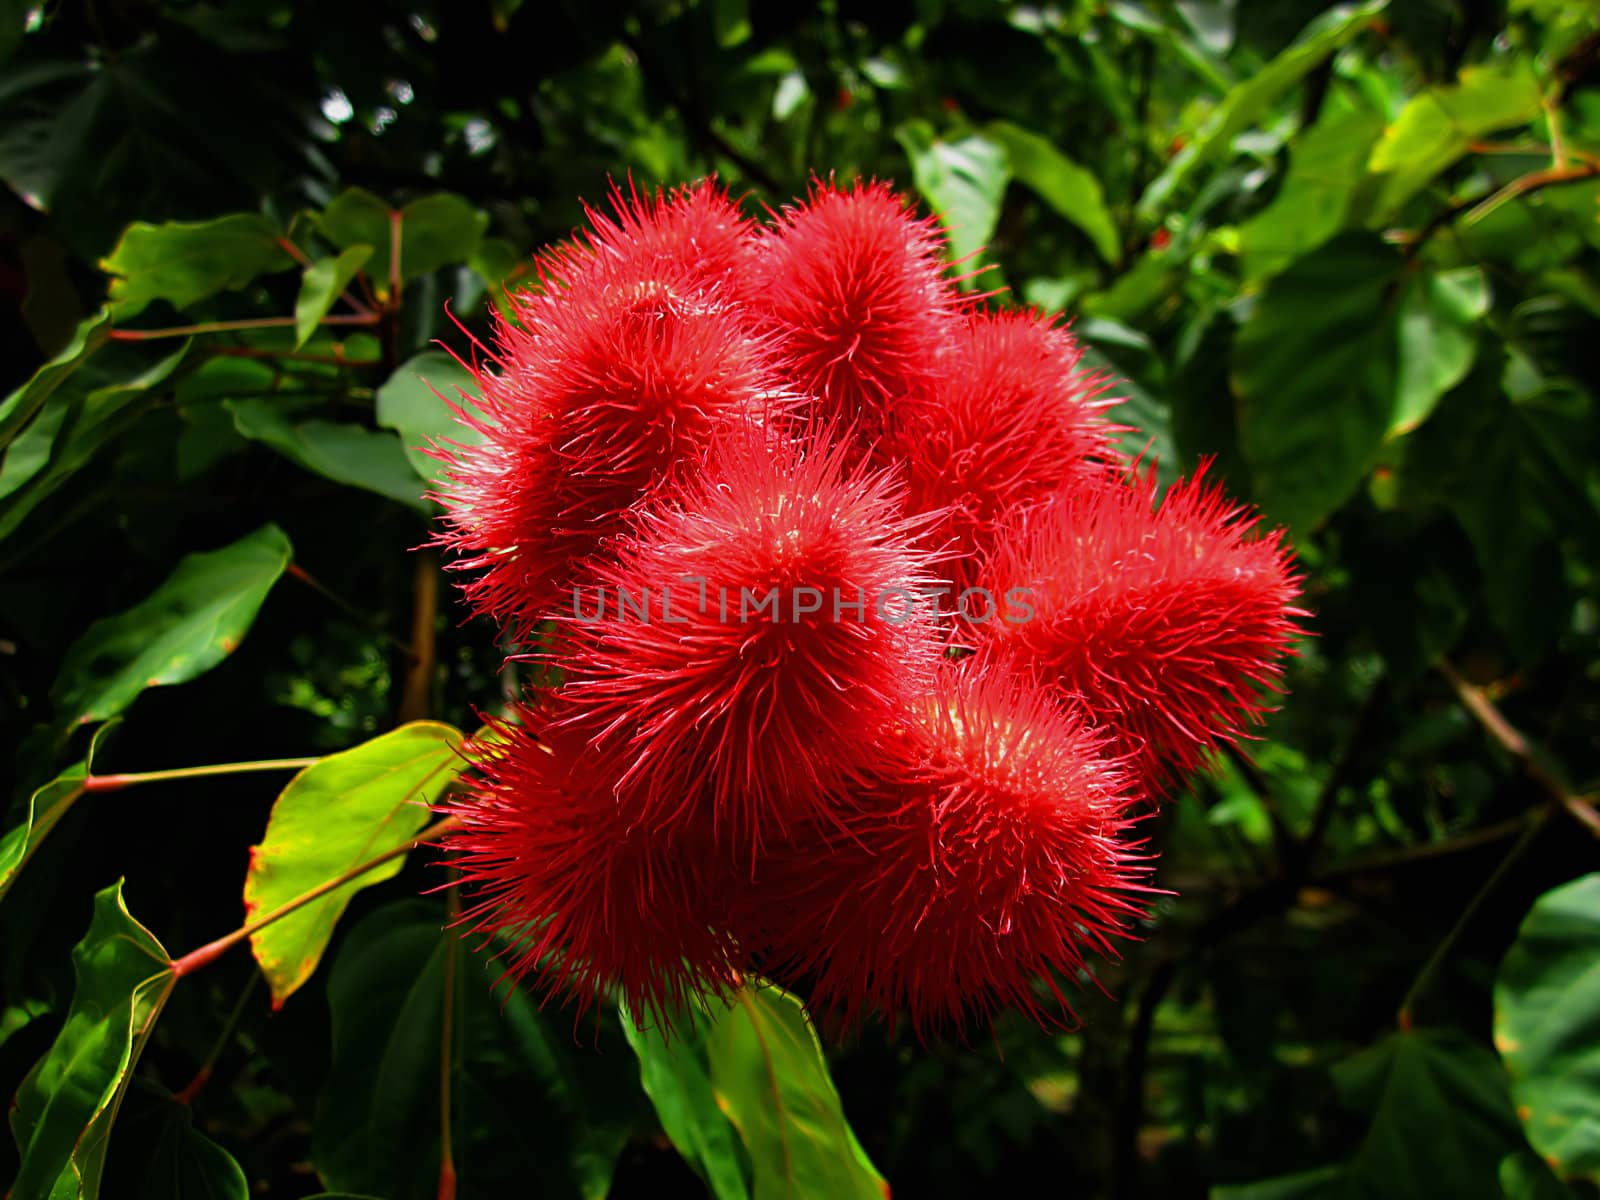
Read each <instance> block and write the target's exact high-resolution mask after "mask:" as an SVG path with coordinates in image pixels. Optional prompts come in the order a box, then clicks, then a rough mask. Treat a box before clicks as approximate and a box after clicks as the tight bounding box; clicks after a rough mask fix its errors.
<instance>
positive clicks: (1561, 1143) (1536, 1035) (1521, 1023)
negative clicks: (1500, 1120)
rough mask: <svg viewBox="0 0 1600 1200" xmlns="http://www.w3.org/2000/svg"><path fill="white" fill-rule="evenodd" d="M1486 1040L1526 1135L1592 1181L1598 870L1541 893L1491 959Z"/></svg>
mask: <svg viewBox="0 0 1600 1200" xmlns="http://www.w3.org/2000/svg"><path fill="white" fill-rule="evenodd" d="M1494 1010H1495V1023H1494V1029H1495V1033H1494V1041H1495V1045H1496V1047H1498V1048H1499V1050H1500V1056H1501V1058H1503V1059H1504V1060H1505V1064H1506V1069H1507V1070H1508V1071H1509V1072H1510V1074H1511V1094H1512V1097H1513V1098H1514V1099H1515V1100H1516V1103H1517V1111H1518V1112H1519V1113H1520V1114H1521V1116H1522V1122H1523V1128H1524V1129H1525V1130H1526V1131H1527V1134H1528V1141H1529V1142H1531V1143H1532V1144H1533V1148H1534V1149H1535V1150H1537V1151H1538V1152H1539V1154H1540V1156H1541V1157H1542V1158H1543V1159H1544V1160H1545V1161H1546V1162H1548V1163H1549V1164H1550V1166H1551V1168H1552V1169H1553V1170H1554V1171H1555V1172H1556V1174H1558V1175H1560V1176H1562V1177H1564V1178H1567V1179H1587V1180H1590V1181H1591V1182H1600V874H1592V875H1585V876H1584V877H1583V878H1581V879H1577V880H1574V881H1573V882H1571V883H1567V884H1563V885H1562V886H1561V887H1558V888H1556V889H1555V890H1554V891H1551V892H1546V893H1545V894H1544V895H1543V896H1541V897H1540V898H1539V899H1538V900H1537V901H1536V902H1535V903H1534V906H1533V908H1532V910H1531V911H1529V913H1528V916H1527V918H1526V919H1525V920H1524V921H1523V922H1522V928H1521V929H1520V930H1519V931H1518V933H1517V940H1516V941H1515V942H1513V943H1512V945H1511V949H1510V950H1509V951H1507V953H1506V957H1505V961H1504V962H1502V963H1501V964H1500V971H1499V974H1498V975H1497V976H1496V977H1495V988H1494Z"/></svg>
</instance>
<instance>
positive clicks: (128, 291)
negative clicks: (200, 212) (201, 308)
mask: <svg viewBox="0 0 1600 1200" xmlns="http://www.w3.org/2000/svg"><path fill="white" fill-rule="evenodd" d="M293 261H294V260H293V259H291V258H290V257H289V253H288V251H286V250H285V249H284V248H283V235H282V234H281V233H280V232H279V231H278V228H277V226H275V225H274V224H273V223H272V222H271V221H269V220H267V219H266V218H265V217H262V216H258V215H257V214H255V213H234V214H232V215H230V216H226V217H218V218H216V219H215V220H212V221H194V222H189V221H168V222H166V223H165V224H162V225H147V224H145V223H144V222H143V221H138V222H135V223H134V224H132V225H130V226H129V227H128V229H127V231H126V232H124V233H123V235H122V239H121V240H120V241H119V242H118V243H117V246H116V249H114V250H113V251H112V252H111V253H110V255H109V256H107V257H106V258H104V259H102V260H101V261H100V269H101V270H103V271H105V272H106V273H107V274H108V275H111V276H112V277H113V278H112V280H111V290H110V302H111V309H112V311H113V312H115V313H116V314H117V316H118V317H130V316H132V315H133V314H135V313H137V312H138V311H139V310H140V309H142V308H144V307H145V306H146V305H147V304H149V303H150V302H151V301H152V300H165V301H167V302H168V303H169V304H171V305H172V306H173V307H174V308H187V307H188V306H189V305H191V304H193V303H195V302H196V301H198V300H204V299H205V298H206V297H207V296H214V295H216V294H217V293H218V292H220V291H222V290H224V289H225V288H233V289H235V290H237V289H238V288H242V287H244V286H245V285H246V284H247V283H249V282H250V281H251V280H253V279H255V278H256V277H257V276H258V275H266V274H268V273H269V272H272V271H280V270H282V269H284V268H285V267H288V266H290V265H292V263H293Z"/></svg>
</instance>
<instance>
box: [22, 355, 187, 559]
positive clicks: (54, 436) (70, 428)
mask: <svg viewBox="0 0 1600 1200" xmlns="http://www.w3.org/2000/svg"><path fill="white" fill-rule="evenodd" d="M189 347H190V342H189V341H188V340H184V341H183V342H181V343H179V345H178V348H177V349H176V350H173V351H171V352H170V353H169V354H167V356H166V357H165V358H162V359H160V360H158V361H156V362H154V363H151V362H150V361H149V360H148V358H146V357H144V356H143V354H140V353H134V354H133V356H132V361H133V363H134V364H136V365H134V366H132V367H130V368H129V371H130V372H131V373H129V374H122V373H121V372H117V371H111V370H102V367H103V366H104V364H105V363H106V361H107V359H109V358H110V357H112V354H113V352H110V351H108V352H107V356H106V358H102V359H101V360H100V361H99V362H96V363H94V364H92V365H91V366H90V367H89V368H88V369H87V370H86V371H84V372H82V373H81V374H79V375H78V376H77V377H76V378H75V379H72V380H70V381H68V382H67V383H66V385H65V386H64V387H61V388H59V389H58V390H56V392H55V394H54V395H52V396H51V397H50V398H49V400H48V402H47V403H46V406H45V408H44V411H42V412H40V413H39V414H38V415H37V416H36V417H35V418H34V420H33V423H32V424H30V425H29V426H28V427H27V428H26V429H25V430H23V432H22V433H21V434H20V435H19V436H18V437H17V439H16V440H15V442H13V444H12V446H11V448H10V449H9V450H8V451H7V452H6V458H5V463H4V465H3V466H0V500H3V501H4V503H0V538H6V537H9V536H10V535H11V534H12V533H13V532H14V531H15V530H16V529H17V527H18V526H19V525H21V524H22V522H23V521H24V520H25V519H26V518H27V517H28V515H29V514H30V513H31V512H33V510H34V509H35V508H37V507H38V506H39V505H40V504H41V503H43V502H44V501H45V500H46V499H48V498H49V497H50V495H51V494H52V493H54V492H55V491H56V489H57V488H59V487H61V485H62V484H64V483H66V482H67V481H68V480H69V479H71V478H72V477H73V476H74V475H76V474H77V473H78V472H79V471H80V470H82V469H83V468H84V467H85V466H86V465H88V463H89V462H90V461H91V460H92V459H93V458H94V456H95V455H96V454H97V453H98V452H99V450H100V449H101V447H102V446H104V445H105V444H106V443H108V442H110V441H112V440H113V439H114V438H117V437H118V436H120V435H121V434H123V433H125V432H127V430H128V429H129V428H131V427H132V426H134V425H135V424H137V423H138V421H139V418H140V417H141V416H143V415H144V413H146V412H147V411H149V409H150V408H151V407H152V406H153V405H154V404H155V403H156V402H157V401H158V400H159V399H160V398H161V396H160V393H159V392H158V391H157V390H156V389H158V388H159V387H160V385H161V384H163V383H165V382H166V380H167V379H168V378H169V377H170V376H171V375H172V373H173V372H174V371H176V370H177V369H178V367H179V366H180V365H181V364H182V363H183V361H184V359H185V358H186V357H187V356H188V353H189ZM123 361H127V360H126V359H124V360H123ZM100 381H103V382H102V385H101V386H99V387H91V386H89V385H91V384H93V383H95V382H100ZM13 456H15V457H13Z"/></svg>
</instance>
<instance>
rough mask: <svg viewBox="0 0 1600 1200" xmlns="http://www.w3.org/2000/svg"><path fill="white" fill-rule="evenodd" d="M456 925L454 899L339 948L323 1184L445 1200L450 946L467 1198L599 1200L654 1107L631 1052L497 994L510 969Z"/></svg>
mask: <svg viewBox="0 0 1600 1200" xmlns="http://www.w3.org/2000/svg"><path fill="white" fill-rule="evenodd" d="M447 920H448V917H447V915H446V910H445V908H444V905H442V904H437V903H428V902H424V901H421V900H414V899H413V900H404V901H400V902H398V903H396V904H392V905H389V906H387V907H385V908H381V909H379V910H378V911H377V912H374V913H372V914H371V915H370V916H368V917H366V918H365V919H363V920H362V921H359V922H357V923H356V925H355V926H353V927H352V928H351V930H350V932H349V934H348V935H347V936H346V939H345V941H344V942H343V944H342V945H341V946H340V948H339V952H338V954H337V955H336V957H335V959H334V962H333V969H332V971H331V973H330V974H329V977H328V1003H329V1007H330V1008H331V1009H332V1013H333V1058H332V1062H331V1064H330V1066H329V1069H328V1073H327V1077H326V1078H327V1082H326V1083H325V1084H324V1086H323V1089H322V1093H321V1095H320V1096H319V1097H318V1099H317V1110H316V1117H315V1120H314V1122H313V1129H312V1143H311V1155H312V1161H313V1163H314V1164H315V1166H316V1168H317V1172H318V1174H319V1175H320V1176H321V1178H322V1181H323V1183H324V1185H325V1186H327V1187H328V1188H330V1189H333V1190H335V1191H351V1192H359V1193H371V1194H372V1195H375V1196H383V1197H385V1198H386V1200H434V1198H435V1197H436V1196H437V1194H438V1193H437V1181H438V1174H439V1125H440V1116H439V1081H440V1038H441V1033H442V1029H443V1005H442V1002H443V997H444V990H445V977H446V958H447V954H448V953H449V952H450V948H451V946H452V944H453V945H454V952H455V954H456V955H457V962H456V971H455V980H456V991H455V1009H454V1013H453V1020H454V1022H455V1037H454V1039H453V1050H454V1053H453V1055H452V1085H453V1086H452V1088H451V1093H452V1095H451V1100H452V1111H451V1115H452V1119H453V1131H454V1148H455V1162H456V1166H457V1169H458V1171H459V1173H460V1191H459V1194H460V1195H462V1196H464V1197H466V1196H530V1195H549V1196H572V1195H579V1196H583V1197H585V1200H599V1198H600V1197H602V1196H604V1195H605V1194H606V1192H607V1191H608V1189H609V1187H610V1183H611V1176H612V1172H613V1170H614V1168H615V1164H616V1157H617V1154H618V1152H619V1151H620V1150H621V1149H622V1146H623V1144H624V1143H625V1142H626V1141H627V1139H628V1137H629V1136H630V1134H631V1133H632V1132H633V1130H634V1129H636V1128H638V1127H639V1126H640V1124H641V1123H642V1121H641V1119H642V1118H644V1117H645V1116H646V1114H647V1111H648V1109H647V1106H646V1105H645V1104H644V1098H643V1097H642V1096H641V1095H640V1094H639V1083H638V1073H637V1071H636V1070H635V1069H634V1066H635V1064H634V1060H633V1057H632V1056H631V1055H630V1054H629V1053H628V1050H627V1047H626V1045H625V1044H624V1042H623V1040H622V1038H621V1036H620V1034H619V1033H618V1031H617V1030H616V1027H615V1024H614V1022H613V1021H612V1020H611V1019H607V1021H606V1022H605V1023H604V1024H603V1025H602V1024H600V1023H599V1022H598V1021H597V1020H596V1019H595V1018H592V1017H591V1018H585V1019H582V1021H581V1024H577V1025H575V1024H574V1022H575V1021H576V1020H577V1018H575V1017H574V1015H573V1014H571V1013H561V1012H559V1011H558V1010H554V1009H551V1010H549V1011H543V1010H541V1008H540V1006H539V1005H538V1004H537V1003H536V1002H535V1001H533V1000H532V999H530V998H529V997H528V995H527V994H526V993H525V992H523V991H522V990H520V989H516V990H508V989H507V988H505V987H504V986H502V987H499V988H495V987H493V984H494V982H495V980H496V978H497V977H498V976H499V975H500V973H501V967H500V966H499V965H498V964H496V963H494V962H493V961H492V960H487V959H485V958H483V957H481V956H479V955H478V954H476V953H473V952H472V950H471V946H472V945H473V944H474V939H466V940H461V939H460V938H459V935H458V934H457V933H456V932H453V931H445V930H442V929H441V926H443V925H444V923H445V922H446V921H447ZM578 1030H582V1031H583V1034H584V1036H583V1038H582V1039H581V1040H580V1038H579V1037H577V1036H575V1034H576V1033H577V1031H578ZM596 1034H599V1035H600V1039H601V1045H600V1046H598V1047H597V1046H595V1045H593V1044H592V1043H593V1041H594V1038H595V1035H596ZM584 1041H587V1042H590V1043H591V1044H589V1045H584V1044H582V1042H584Z"/></svg>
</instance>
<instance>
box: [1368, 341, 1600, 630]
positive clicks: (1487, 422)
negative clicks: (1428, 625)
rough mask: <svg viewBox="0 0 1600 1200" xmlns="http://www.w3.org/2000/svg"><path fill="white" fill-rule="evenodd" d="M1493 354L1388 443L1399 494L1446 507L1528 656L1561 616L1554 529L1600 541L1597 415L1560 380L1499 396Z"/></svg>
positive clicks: (1562, 590) (1495, 605)
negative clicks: (1396, 453)
mask: <svg viewBox="0 0 1600 1200" xmlns="http://www.w3.org/2000/svg"><path fill="white" fill-rule="evenodd" d="M1513 361H1515V360H1513ZM1503 364H1504V357H1503V355H1497V356H1493V357H1489V356H1483V357H1481V359H1480V361H1479V363H1478V364H1477V365H1476V366H1475V367H1474V369H1473V370H1472V372H1471V373H1470V374H1469V375H1468V377H1467V379H1466V380H1464V381H1463V382H1462V383H1461V384H1460V385H1459V386H1457V387H1456V388H1454V389H1452V390H1451V391H1450V392H1449V393H1448V394H1447V395H1446V396H1445V397H1444V399H1443V400H1442V401H1441V402H1440V404H1439V405H1438V408H1437V410H1436V411H1435V412H1434V414H1433V416H1432V417H1430V418H1429V419H1428V420H1427V421H1426V422H1424V423H1423V425H1422V426H1421V427H1420V428H1419V429H1417V431H1416V432H1415V433H1413V434H1411V435H1410V436H1408V437H1407V438H1406V439H1405V440H1404V441H1403V442H1402V443H1400V445H1401V447H1402V448H1403V449H1404V452H1405V457H1404V461H1403V463H1402V465H1401V468H1400V469H1401V482H1402V485H1403V488H1402V495H1403V496H1404V497H1405V498H1406V500H1407V502H1408V503H1416V502H1422V501H1426V502H1432V503H1438V504H1441V505H1443V506H1444V507H1446V508H1447V509H1448V510H1449V511H1450V512H1452V513H1453V514H1454V515H1455V517H1456V519H1457V521H1458V522H1459V523H1460V524H1461V527H1462V528H1463V529H1464V530H1466V532H1467V535H1468V537H1469V538H1470V539H1471V541H1472V547H1473V551H1474V553H1475V555H1476V557H1477V559H1478V564H1479V567H1480V568H1481V573H1482V576H1483V595H1484V597H1485V599H1486V600H1487V601H1488V608H1489V613H1490V615H1491V616H1492V617H1493V618H1494V621H1495V624H1496V625H1497V626H1499V628H1500V630H1501V632H1502V633H1503V634H1504V636H1505V637H1506V640H1507V642H1508V644H1509V646H1510V648H1511V650H1512V651H1513V653H1515V654H1517V655H1518V656H1519V657H1522V658H1525V659H1533V658H1535V657H1537V656H1539V655H1540V654H1541V653H1543V651H1544V650H1545V648H1546V647H1548V646H1549V644H1550V643H1551V642H1552V641H1553V640H1554V639H1555V638H1556V637H1557V636H1559V635H1560V633H1561V631H1562V630H1563V629H1564V628H1566V624H1567V622H1568V620H1569V619H1570V609H1569V605H1570V601H1571V594H1570V592H1569V587H1570V585H1569V583H1568V582H1567V577H1566V573H1565V570H1564V568H1563V565H1562V560H1561V554H1560V552H1559V549H1558V547H1559V545H1560V542H1561V540H1562V539H1563V538H1566V539H1573V540H1578V539H1581V540H1582V541H1583V542H1584V543H1586V544H1588V545H1590V546H1596V545H1600V467H1597V466H1596V464H1597V463H1600V426H1597V425H1596V424H1595V419H1594V412H1595V406H1594V400H1593V398H1592V397H1590V396H1589V395H1588V394H1587V393H1586V392H1585V391H1583V390H1582V389H1580V388H1577V387H1574V386H1572V385H1569V384H1563V383H1550V384H1540V385H1537V386H1535V387H1534V389H1533V390H1532V391H1530V392H1528V393H1527V394H1526V395H1523V396H1520V397H1518V398H1516V399H1515V400H1513V399H1512V398H1510V397H1508V396H1507V395H1506V382H1505V378H1506V376H1507V375H1508V372H1506V371H1504V370H1503V369H1502V367H1503ZM1534 374H1535V375H1537V373H1536V372H1535V373H1534Z"/></svg>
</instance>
